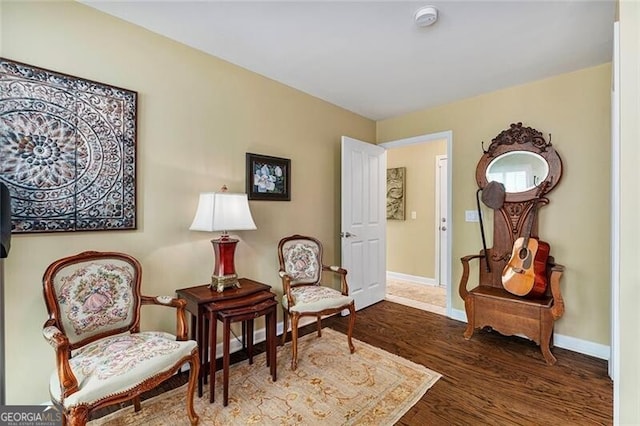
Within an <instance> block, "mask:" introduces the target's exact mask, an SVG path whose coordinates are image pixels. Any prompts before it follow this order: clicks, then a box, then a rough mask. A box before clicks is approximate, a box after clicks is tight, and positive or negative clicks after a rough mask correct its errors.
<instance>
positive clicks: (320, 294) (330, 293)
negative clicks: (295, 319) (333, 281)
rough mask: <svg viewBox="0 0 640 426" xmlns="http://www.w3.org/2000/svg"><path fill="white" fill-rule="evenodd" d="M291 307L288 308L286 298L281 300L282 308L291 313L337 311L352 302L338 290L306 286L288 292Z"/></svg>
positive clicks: (349, 297)
mask: <svg viewBox="0 0 640 426" xmlns="http://www.w3.org/2000/svg"><path fill="white" fill-rule="evenodd" d="M290 293H291V296H292V297H293V305H292V306H291V307H289V303H288V300H287V296H286V295H284V297H283V298H282V306H283V307H284V308H285V309H288V310H290V311H292V312H320V311H324V310H326V309H337V308H339V307H341V306H347V305H348V304H349V303H351V301H352V300H353V297H351V296H345V295H343V294H342V293H340V292H339V291H338V290H334V289H332V288H329V287H323V286H317V285H306V286H299V287H293V288H292V289H291V290H290Z"/></svg>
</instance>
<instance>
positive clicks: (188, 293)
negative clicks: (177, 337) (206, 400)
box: [176, 278, 276, 397]
mask: <svg viewBox="0 0 640 426" xmlns="http://www.w3.org/2000/svg"><path fill="white" fill-rule="evenodd" d="M238 281H239V282H240V287H239V288H236V287H233V288H227V289H225V290H224V291H223V292H220V293H218V292H217V291H216V289H215V288H213V289H212V288H210V287H209V284H203V285H198V286H194V287H187V288H181V289H178V290H176V295H177V296H178V297H179V298H181V299H184V300H185V301H186V302H187V306H186V310H187V312H189V313H190V314H191V338H192V339H194V340H195V341H196V342H198V348H199V349H198V350H199V352H200V364H201V365H200V367H201V368H200V374H199V376H198V396H199V397H202V382H203V380H204V379H205V378H206V377H207V376H206V374H207V372H208V371H209V370H208V369H207V368H208V364H213V363H215V347H216V341H215V340H214V341H212V342H211V346H212V347H213V348H214V349H213V351H212V352H211V353H212V358H213V359H212V360H211V362H210V363H208V359H209V332H208V331H209V321H208V319H209V311H208V310H207V308H206V306H207V305H208V304H210V303H214V302H215V303H216V306H217V307H218V310H222V309H225V307H227V308H228V307H239V306H246V305H247V304H249V303H251V300H250V299H247V298H249V297H250V296H252V295H255V294H256V293H267V294H268V295H270V297H271V298H275V297H276V295H275V294H274V293H271V287H270V286H268V285H267V284H263V283H261V282H258V281H254V280H251V279H248V278H240V279H239V280H238ZM243 299H244V300H245V301H244V302H243ZM211 327H212V328H215V327H216V322H215V319H214V321H212V325H211ZM252 337H253V336H252ZM213 372H214V373H215V365H214V367H213Z"/></svg>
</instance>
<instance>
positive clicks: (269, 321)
mask: <svg viewBox="0 0 640 426" xmlns="http://www.w3.org/2000/svg"><path fill="white" fill-rule="evenodd" d="M211 305H215V303H211V304H209V306H211ZM277 306H278V302H276V301H275V300H274V299H273V298H272V299H267V300H264V301H262V302H260V303H257V304H253V305H250V306H244V307H240V308H235V309H225V310H221V311H218V314H217V317H218V319H219V320H220V321H222V323H223V329H224V338H223V342H224V351H223V352H224V353H223V363H222V378H223V395H224V397H223V405H224V406H225V407H226V406H227V405H228V403H229V345H230V338H231V335H230V334H231V333H230V330H231V323H234V322H238V321H242V322H243V323H244V322H245V321H246V322H247V337H248V339H247V341H248V342H247V349H248V351H249V364H252V363H253V320H254V319H256V318H258V317H261V316H263V315H264V316H265V320H266V326H265V328H266V335H267V336H266V339H267V367H269V370H270V373H271V380H273V381H274V382H275V381H276V380H277V373H276V371H277V361H276V351H277V345H276V316H277V310H276V307H277ZM213 309H214V310H215V309H216V308H215V307H213ZM210 323H211V324H215V321H214V320H210ZM215 328H216V327H215V326H212V327H211V335H212V336H214V331H213V330H214V329H215ZM243 329H244V327H243ZM211 341H212V342H213V341H215V340H214V339H213V338H212V339H211ZM210 371H211V373H210V375H211V376H210V377H209V386H210V393H209V402H213V399H214V388H215V369H211V370H210Z"/></svg>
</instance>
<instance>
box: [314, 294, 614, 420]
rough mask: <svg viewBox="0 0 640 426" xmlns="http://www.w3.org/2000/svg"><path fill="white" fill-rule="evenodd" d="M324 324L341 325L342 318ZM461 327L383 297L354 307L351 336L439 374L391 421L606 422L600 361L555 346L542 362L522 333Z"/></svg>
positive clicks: (609, 413) (609, 386) (609, 392)
mask: <svg viewBox="0 0 640 426" xmlns="http://www.w3.org/2000/svg"><path fill="white" fill-rule="evenodd" d="M324 325H325V326H328V327H331V328H334V329H336V330H339V331H342V332H346V326H347V322H346V318H340V317H333V318H329V319H326V320H324ZM465 327H466V324H464V323H462V322H459V321H455V320H451V319H448V318H446V317H444V316H441V315H437V314H433V313H430V312H425V311H421V310H418V309H414V308H410V307H406V306H403V305H399V304H396V303H391V302H386V301H383V302H380V303H378V304H376V305H374V306H371V307H369V308H366V309H363V310H361V311H359V312H358V313H357V319H356V326H355V329H354V336H353V337H355V338H356V339H358V340H361V341H363V342H367V343H369V344H371V345H373V346H377V347H379V348H382V349H384V350H386V351H388V352H391V353H394V354H396V355H399V356H401V357H403V358H406V359H409V360H411V361H413V362H416V363H418V364H422V365H424V366H426V367H427V368H430V369H432V370H435V371H437V372H439V373H440V374H442V376H443V377H442V378H441V379H440V380H439V381H438V382H437V383H436V384H435V385H434V386H433V387H432V388H431V389H429V391H427V393H426V394H425V396H424V397H423V398H422V399H421V400H420V401H419V402H418V403H417V404H415V405H414V406H413V407H412V408H411V409H410V410H409V411H408V412H407V413H406V414H405V415H404V416H403V417H402V419H401V420H400V421H399V422H398V423H397V424H398V425H478V424H492V425H596V424H598V425H608V424H613V382H612V381H611V379H610V378H609V376H608V375H607V362H606V361H603V360H600V359H597V358H593V357H589V356H586V355H581V354H578V353H576V352H572V351H568V350H565V349H560V348H554V349H553V353H554V355H555V356H556V357H557V358H558V362H557V363H556V364H555V365H553V366H548V365H547V364H546V363H545V362H544V358H543V357H542V354H541V353H540V350H539V348H538V346H536V345H535V343H533V342H530V341H529V340H526V339H523V338H519V337H505V336H501V335H500V334H498V333H496V332H490V331H483V330H476V332H475V334H474V335H473V337H472V338H471V339H470V340H468V341H467V340H465V339H464V338H463V337H462V333H463V332H464V329H465ZM356 350H357V347H356Z"/></svg>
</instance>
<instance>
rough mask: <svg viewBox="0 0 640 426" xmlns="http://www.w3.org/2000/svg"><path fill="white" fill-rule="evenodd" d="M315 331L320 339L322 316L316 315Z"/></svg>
mask: <svg viewBox="0 0 640 426" xmlns="http://www.w3.org/2000/svg"><path fill="white" fill-rule="evenodd" d="M316 330H317V331H318V337H322V316H321V315H318V318H317V321H316Z"/></svg>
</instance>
